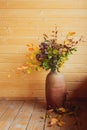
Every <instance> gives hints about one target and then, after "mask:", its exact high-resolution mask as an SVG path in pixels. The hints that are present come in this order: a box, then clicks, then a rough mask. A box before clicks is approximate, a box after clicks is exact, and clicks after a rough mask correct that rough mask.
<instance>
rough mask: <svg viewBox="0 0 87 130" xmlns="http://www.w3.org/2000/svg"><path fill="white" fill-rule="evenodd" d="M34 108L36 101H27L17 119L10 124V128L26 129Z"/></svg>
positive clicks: (13, 129) (14, 129)
mask: <svg viewBox="0 0 87 130" xmlns="http://www.w3.org/2000/svg"><path fill="white" fill-rule="evenodd" d="M33 108H34V102H31V101H25V103H24V104H23V106H22V108H21V110H20V112H19V113H18V115H17V117H16V119H15V120H14V122H13V123H12V125H11V126H10V128H9V130H17V129H21V130H25V129H26V127H27V124H28V121H29V120H30V118H31V115H32V112H33Z"/></svg>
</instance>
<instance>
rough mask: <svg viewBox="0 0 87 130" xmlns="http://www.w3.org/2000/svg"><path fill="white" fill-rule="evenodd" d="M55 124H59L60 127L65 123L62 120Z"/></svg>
mask: <svg viewBox="0 0 87 130" xmlns="http://www.w3.org/2000/svg"><path fill="white" fill-rule="evenodd" d="M57 125H58V126H60V127H62V126H63V125H65V122H64V121H58V122H57Z"/></svg>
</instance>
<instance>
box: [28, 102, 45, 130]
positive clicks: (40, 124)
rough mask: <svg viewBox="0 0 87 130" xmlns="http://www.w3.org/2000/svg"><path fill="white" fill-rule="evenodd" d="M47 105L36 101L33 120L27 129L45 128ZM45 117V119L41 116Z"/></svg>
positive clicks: (40, 129) (41, 129)
mask: <svg viewBox="0 0 87 130" xmlns="http://www.w3.org/2000/svg"><path fill="white" fill-rule="evenodd" d="M45 111H46V110H45V105H44V103H43V102H42V103H40V102H38V103H37V102H36V104H35V108H34V111H33V113H32V117H31V120H30V121H29V124H28V126H27V130H38V129H39V130H43V129H44V123H45V121H44V120H45ZM41 117H43V119H42V118H41Z"/></svg>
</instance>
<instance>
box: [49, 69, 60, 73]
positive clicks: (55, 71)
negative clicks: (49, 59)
mask: <svg viewBox="0 0 87 130" xmlns="http://www.w3.org/2000/svg"><path fill="white" fill-rule="evenodd" d="M50 72H51V73H58V71H57V69H55V70H51V71H50Z"/></svg>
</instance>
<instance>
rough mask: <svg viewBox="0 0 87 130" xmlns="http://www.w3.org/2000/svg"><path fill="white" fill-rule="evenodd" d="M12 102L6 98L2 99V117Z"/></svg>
mask: <svg viewBox="0 0 87 130" xmlns="http://www.w3.org/2000/svg"><path fill="white" fill-rule="evenodd" d="M10 103H11V102H10V101H5V100H1V101H0V118H1V117H2V115H3V114H4V113H5V112H6V110H7V109H8V106H9V105H10Z"/></svg>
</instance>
